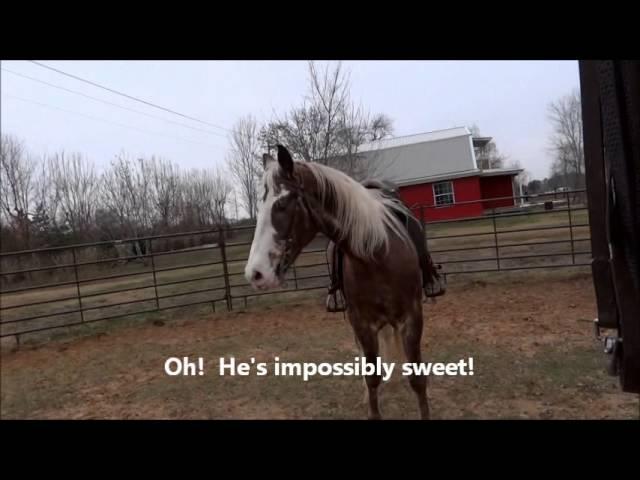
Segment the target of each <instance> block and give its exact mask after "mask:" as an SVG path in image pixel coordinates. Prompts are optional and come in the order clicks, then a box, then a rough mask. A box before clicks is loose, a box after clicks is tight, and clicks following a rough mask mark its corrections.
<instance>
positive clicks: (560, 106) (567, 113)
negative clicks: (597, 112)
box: [549, 89, 584, 189]
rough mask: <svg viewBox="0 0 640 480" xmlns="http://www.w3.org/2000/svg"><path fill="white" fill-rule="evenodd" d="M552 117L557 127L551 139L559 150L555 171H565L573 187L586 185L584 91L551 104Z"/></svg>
mask: <svg viewBox="0 0 640 480" xmlns="http://www.w3.org/2000/svg"><path fill="white" fill-rule="evenodd" d="M549 119H550V120H551V123H552V126H553V134H552V136H551V139H550V143H551V148H552V150H553V151H554V153H555V159H554V163H553V164H552V173H556V174H558V173H561V174H563V175H564V177H565V181H567V182H570V183H571V185H567V186H571V187H573V188H576V189H577V188H581V187H583V186H584V147H583V140H582V108H581V103H580V92H579V91H578V90H577V89H576V90H574V91H573V92H571V93H570V94H569V95H565V96H564V97H562V98H560V99H559V100H557V101H555V102H552V103H551V104H550V105H549Z"/></svg>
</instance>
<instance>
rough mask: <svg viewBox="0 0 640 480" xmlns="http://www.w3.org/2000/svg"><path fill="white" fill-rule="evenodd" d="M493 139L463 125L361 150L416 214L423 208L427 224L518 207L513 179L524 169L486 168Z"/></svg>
mask: <svg viewBox="0 0 640 480" xmlns="http://www.w3.org/2000/svg"><path fill="white" fill-rule="evenodd" d="M490 141H491V138H490V137H482V138H473V136H472V134H471V132H470V131H469V130H468V129H467V128H465V127H459V128H451V129H447V130H438V131H434V132H427V133H419V134H416V135H407V136H404V137H395V138H389V139H384V140H378V141H375V142H372V143H369V144H366V145H363V146H362V147H361V148H360V149H359V152H360V153H361V154H363V155H364V156H365V158H367V159H368V160H369V161H371V162H376V170H377V171H378V172H379V176H381V177H384V178H387V179H389V180H391V181H393V182H394V183H395V184H396V185H398V186H399V187H400V196H401V197H402V199H403V200H404V201H405V203H406V204H407V205H409V206H410V207H412V209H413V210H414V213H415V214H416V215H418V216H419V215H420V214H421V213H420V210H421V209H420V207H419V206H420V205H422V206H423V208H422V211H423V212H424V213H423V214H424V217H425V220H443V219H452V218H461V217H473V216H480V215H482V214H483V213H484V212H485V211H486V210H488V209H491V208H500V207H510V206H514V205H515V203H516V201H515V197H516V196H517V194H518V193H517V189H516V187H515V185H514V184H515V182H514V177H515V176H516V175H518V174H519V173H520V172H521V171H522V169H514V168H488V165H487V163H488V162H485V160H484V158H485V157H483V156H482V155H483V149H484V148H485V147H486V145H488V144H489V142H490ZM477 155H478V156H480V162H479V161H478V158H477ZM487 158H488V157H487ZM482 167H484V168H482ZM504 197H507V198H504ZM494 198H500V199H501V200H491V199H494Z"/></svg>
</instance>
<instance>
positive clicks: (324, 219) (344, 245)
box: [305, 176, 357, 257]
mask: <svg viewBox="0 0 640 480" xmlns="http://www.w3.org/2000/svg"><path fill="white" fill-rule="evenodd" d="M307 183H308V184H307ZM305 189H306V190H307V192H308V193H309V194H310V197H311V201H310V202H309V203H310V205H309V206H310V208H311V210H312V212H313V215H314V216H315V218H314V220H315V221H316V223H317V224H318V226H319V228H320V231H321V232H322V233H323V234H324V235H325V236H326V237H327V238H329V239H330V240H331V241H332V242H333V243H334V244H335V245H336V246H337V247H338V248H339V249H340V250H342V252H343V253H344V254H345V255H349V256H353V257H357V255H356V254H355V253H354V252H353V251H352V248H351V244H350V238H351V235H352V232H350V231H349V228H348V226H345V225H342V224H341V223H340V222H339V221H338V215H337V211H336V210H337V208H338V205H339V204H340V202H345V201H346V199H341V198H337V197H336V193H335V190H333V189H331V188H328V189H326V191H325V195H324V198H321V194H320V188H319V186H318V185H317V183H316V180H315V178H314V177H313V176H310V178H309V179H307V182H305Z"/></svg>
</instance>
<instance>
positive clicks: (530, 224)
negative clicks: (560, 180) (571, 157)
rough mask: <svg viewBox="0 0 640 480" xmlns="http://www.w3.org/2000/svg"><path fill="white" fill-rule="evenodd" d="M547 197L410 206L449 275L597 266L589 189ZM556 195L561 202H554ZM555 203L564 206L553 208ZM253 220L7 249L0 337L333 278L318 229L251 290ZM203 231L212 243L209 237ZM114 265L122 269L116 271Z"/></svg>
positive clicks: (0, 266) (2, 263) (2, 260)
mask: <svg viewBox="0 0 640 480" xmlns="http://www.w3.org/2000/svg"><path fill="white" fill-rule="evenodd" d="M548 196H553V197H555V198H554V200H555V203H549V202H548V201H545V200H544V199H545V198H546V196H545V195H541V196H536V197H534V196H527V197H505V198H511V199H515V201H514V203H515V205H513V206H512V207H511V208H507V209H506V210H505V209H498V208H491V209H488V210H485V212H484V215H482V216H475V217H468V218H456V219H442V220H434V221H428V220H427V218H428V217H429V215H428V211H429V209H438V210H439V214H440V215H442V212H443V211H446V208H448V207H447V206H444V207H443V206H435V205H413V206H411V208H412V210H413V211H414V212H420V215H419V217H420V220H421V221H422V222H423V223H424V224H425V226H426V233H427V242H428V246H429V251H430V252H431V253H432V256H433V258H434V261H435V262H436V263H439V264H441V265H443V266H444V273H445V275H447V276H451V275H460V274H474V273H488V272H501V271H515V270H526V269H541V268H566V267H579V266H587V265H590V260H591V258H590V255H591V252H590V246H591V244H590V235H589V224H588V219H587V215H586V211H587V207H586V206H585V205H584V191H583V190H575V191H568V192H562V195H560V194H558V193H552V194H548ZM559 196H560V197H561V198H560V200H561V201H562V202H558V201H557V200H558V197H559ZM496 200H498V199H495V198H491V199H481V200H476V201H475V202H482V203H483V204H486V203H487V202H492V201H496ZM500 200H504V198H503V199H500ZM525 200H526V202H525ZM461 203H462V202H461ZM464 203H472V202H464ZM558 203H562V205H561V206H560V207H559V208H556V205H557V204H558ZM455 205H458V204H454V205H452V206H455ZM253 228H254V227H253V226H245V227H232V228H224V229H209V230H199V231H195V232H182V233H178V234H163V235H149V236H145V237H139V238H129V239H126V240H122V241H119V242H117V243H118V244H119V245H123V244H124V245H130V246H132V245H134V244H139V242H146V244H147V248H146V250H145V251H144V253H140V252H138V253H140V254H137V253H135V250H134V254H133V255H131V254H126V255H122V254H119V252H118V251H116V250H115V249H114V248H113V245H114V242H104V241H103V242H95V243H83V244H75V245H68V246H58V247H52V248H41V249H31V250H22V251H17V252H6V253H1V254H0V287H1V288H0V317H1V318H0V337H15V339H16V341H17V342H19V341H20V338H21V337H22V336H24V335H27V334H32V333H36V332H43V331H49V330H58V329H62V328H68V327H75V326H80V325H89V324H93V323H96V322H101V321H107V320H113V319H117V318H123V317H127V316H131V315H140V314H147V313H151V312H159V311H165V310H170V309H176V308H182V307H190V306H195V305H209V306H210V307H211V309H212V311H214V312H215V311H216V310H217V309H219V307H220V305H223V306H224V307H223V309H225V310H232V309H233V308H234V306H237V304H238V302H241V304H242V305H244V306H245V307H246V306H247V303H248V300H249V299H253V298H261V297H264V296H266V295H281V294H284V293H289V292H299V291H307V290H317V289H325V288H326V287H327V286H328V265H327V261H326V254H325V252H326V242H327V239H326V238H323V237H322V236H321V235H320V236H318V237H317V238H316V239H315V240H314V241H313V242H312V244H311V245H310V246H308V247H307V248H306V249H305V250H304V251H303V253H302V254H301V255H300V257H299V258H298V260H297V261H296V263H295V265H294V266H293V268H292V269H291V270H290V272H289V273H288V274H287V277H286V280H287V285H286V286H284V287H283V288H282V289H280V290H277V291H275V292H256V291H253V290H252V289H251V288H250V286H249V285H248V284H247V282H246V281H245V280H244V277H243V271H244V264H245V262H246V259H247V256H248V251H249V246H250V244H251V237H252V235H253V232H252V229H253ZM175 238H183V239H184V238H187V239H191V243H192V246H191V247H188V248H182V249H177V250H171V249H168V250H166V249H165V250H163V251H160V250H159V249H155V250H154V244H155V243H156V242H161V241H164V240H169V239H175ZM204 239H209V240H211V239H215V242H214V243H209V244H202V242H203V241H204ZM229 240H233V241H229ZM198 242H200V243H198ZM193 244H197V245H195V246H193ZM132 250H133V248H132ZM110 254H111V256H109V255H110ZM99 257H104V258H99ZM116 267H117V268H118V270H119V271H117V272H112V271H110V270H112V269H113V268H116Z"/></svg>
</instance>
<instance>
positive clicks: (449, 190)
mask: <svg viewBox="0 0 640 480" xmlns="http://www.w3.org/2000/svg"><path fill="white" fill-rule="evenodd" d="M433 199H434V201H435V204H436V206H443V205H453V203H454V202H455V199H454V197H453V182H438V183H434V184H433Z"/></svg>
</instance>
